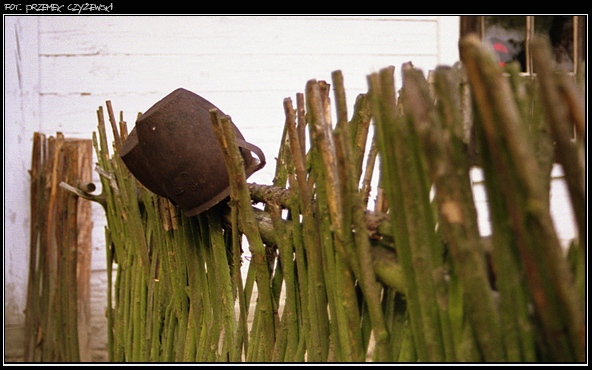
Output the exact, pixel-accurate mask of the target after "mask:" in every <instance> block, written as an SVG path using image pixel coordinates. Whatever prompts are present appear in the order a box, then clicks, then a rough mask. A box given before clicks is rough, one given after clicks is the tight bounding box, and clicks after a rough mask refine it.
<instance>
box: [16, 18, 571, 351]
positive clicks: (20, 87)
mask: <svg viewBox="0 0 592 370" xmlns="http://www.w3.org/2000/svg"><path fill="white" fill-rule="evenodd" d="M4 20H5V22H4V23H5V28H4V32H5V79H6V84H5V107H6V112H5V116H6V122H5V175H6V176H5V214H4V219H5V252H4V257H5V303H4V307H5V313H6V314H5V329H6V338H5V339H6V340H5V343H6V347H5V350H6V356H7V359H11V358H12V359H18V357H19V356H21V355H22V342H23V341H22V337H23V334H22V325H23V323H24V313H23V310H24V307H25V300H26V286H27V268H28V266H27V265H28V254H29V240H28V237H29V226H30V224H29V223H30V217H29V209H28V204H29V177H28V173H27V171H28V169H30V161H31V159H30V157H31V147H32V136H33V132H34V131H40V132H42V133H45V134H46V135H48V136H49V135H55V133H56V132H57V131H61V132H63V133H64V134H65V136H66V137H79V138H91V137H92V132H93V131H96V127H97V118H96V110H97V108H98V107H99V106H103V107H105V101H106V100H110V101H111V102H112V104H113V107H114V109H115V110H116V113H119V111H123V113H124V119H125V120H126V121H127V122H128V127H130V128H131V127H133V124H134V121H135V117H136V115H137V113H138V112H143V111H145V110H146V109H148V108H149V107H150V106H151V105H152V104H154V103H155V102H156V101H158V100H159V99H161V98H162V97H164V96H165V95H166V94H168V93H169V92H171V91H172V90H174V89H176V88H177V87H184V88H186V89H188V90H191V91H194V92H196V93H198V94H200V95H202V96H204V97H205V98H206V99H208V100H210V101H211V102H212V103H214V104H215V105H217V106H218V107H219V108H220V109H222V110H223V111H224V112H225V113H226V114H228V115H230V116H232V119H233V121H234V123H235V124H236V125H237V126H238V127H239V129H240V131H241V133H242V134H243V135H244V136H245V138H246V139H247V141H249V142H252V143H254V144H255V145H257V146H259V147H260V148H261V149H262V150H263V151H264V153H265V155H266V157H267V161H268V164H267V166H266V167H265V168H264V169H263V170H261V171H260V172H258V173H256V174H255V175H253V176H252V177H251V178H250V179H249V181H250V182H257V183H261V184H270V183H271V181H272V178H273V171H274V168H275V161H274V157H275V156H276V154H277V151H278V149H279V142H280V139H281V135H282V129H283V124H284V113H283V106H282V102H283V99H284V98H286V97H291V98H292V99H293V101H294V102H295V95H296V93H298V92H304V87H305V85H306V82H307V81H308V80H310V79H317V80H326V81H328V82H329V83H330V82H331V72H333V71H335V70H338V69H339V70H341V71H342V72H343V75H344V79H345V86H346V89H347V96H348V103H349V104H348V105H349V106H350V107H351V106H353V102H354V100H355V97H356V95H357V94H359V93H362V92H366V91H367V82H366V76H367V75H368V74H370V73H372V72H375V71H378V70H379V69H380V68H383V67H386V66H389V65H394V66H395V67H396V68H397V69H400V67H401V65H402V64H403V63H405V62H408V61H412V62H413V64H414V65H415V66H417V67H419V68H422V69H423V70H424V71H426V72H427V71H428V70H429V69H433V68H434V67H436V66H437V65H441V64H447V65H451V64H453V63H454V62H456V61H457V60H458V51H457V42H458V33H459V17H457V16H380V17H379V16H356V17H354V16H314V17H313V16H298V17H293V16H268V17H263V16H248V17H247V16H5V18H4ZM398 76H399V75H398V74H397V77H398ZM397 85H398V88H399V87H400V80H399V81H398V82H397ZM95 182H96V183H97V185H100V183H99V180H98V176H97V175H96V174H95ZM98 191H100V186H99V189H98ZM560 199H562V201H563V202H566V201H567V198H566V197H565V194H564V195H563V198H560ZM567 215H568V217H566V218H565V219H567V221H566V222H567V223H568V224H569V225H573V222H572V221H571V219H570V215H569V213H568V214H567ZM484 219H485V220H486V217H485V218H484ZM93 222H94V232H93V259H92V268H93V274H92V285H91V290H92V297H93V304H92V306H93V321H92V325H93V347H94V349H95V353H94V359H95V360H96V361H103V360H106V353H105V351H104V349H105V346H106V341H107V338H106V330H105V326H106V319H105V316H104V310H105V301H106V298H105V284H106V274H105V252H104V247H105V243H104V235H103V232H104V226H105V220H104V214H103V210H102V209H101V208H100V207H99V206H96V205H95V206H93ZM485 225H486V221H485ZM484 227H486V226H484ZM570 232H571V234H570ZM570 235H573V227H572V229H571V230H570V231H568V232H567V234H566V235H564V237H567V238H569V237H571V236H570Z"/></svg>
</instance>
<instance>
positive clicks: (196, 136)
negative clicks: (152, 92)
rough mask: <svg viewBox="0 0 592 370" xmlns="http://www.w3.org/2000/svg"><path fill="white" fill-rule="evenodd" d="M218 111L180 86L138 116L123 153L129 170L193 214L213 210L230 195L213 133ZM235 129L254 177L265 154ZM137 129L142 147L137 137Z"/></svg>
mask: <svg viewBox="0 0 592 370" xmlns="http://www.w3.org/2000/svg"><path fill="white" fill-rule="evenodd" d="M213 108H216V109H218V108H217V107H216V106H214V105H213V104H212V103H210V102H209V101H207V100H206V99H204V98H202V97H201V96H199V95H197V94H195V93H193V92H191V91H188V90H185V89H182V88H179V89H177V90H175V91H173V92H172V93H170V94H169V95H167V96H166V97H164V98H163V99H162V100H160V101H158V102H157V103H156V104H154V105H153V106H152V107H151V108H150V109H148V110H147V111H146V112H145V113H144V114H142V115H141V116H140V117H139V118H138V120H137V121H136V126H135V128H134V129H133V130H132V133H130V136H129V137H128V139H127V140H126V142H125V143H124V145H123V148H125V149H126V150H125V151H124V150H122V153H121V157H122V159H123V161H124V163H125V164H126V165H127V166H128V168H129V170H130V171H131V172H132V174H133V175H134V176H135V177H136V178H137V179H138V180H139V181H140V182H141V183H142V184H143V185H144V186H146V188H148V189H149V190H151V191H152V192H154V193H156V194H159V195H163V194H164V195H165V196H167V197H168V198H169V199H171V201H173V202H174V203H176V204H178V205H179V206H180V207H181V208H183V209H184V210H185V214H186V215H187V216H194V215H196V214H199V213H201V212H203V211H205V210H207V209H209V208H211V207H212V206H214V205H216V204H217V203H219V202H220V201H222V200H223V199H224V198H226V197H227V196H228V195H229V194H230V181H229V177H228V171H227V169H226V163H225V162H224V157H223V153H222V150H221V149H220V146H219V144H218V140H217V138H216V136H215V134H214V131H213V129H212V122H211V118H210V113H209V111H210V109H213ZM218 110H219V111H220V109H218ZM220 112H221V111H220ZM234 127H235V130H236V139H237V144H238V146H239V149H240V152H241V154H242V156H243V159H244V163H245V174H246V176H247V177H249V176H251V175H252V174H253V173H254V172H256V171H257V170H259V169H261V168H262V167H263V166H264V165H265V156H264V155H263V152H262V151H261V150H260V149H259V148H258V147H256V146H255V145H253V144H250V143H247V142H246V141H245V140H244V137H243V136H242V134H241V133H240V131H239V130H238V128H237V127H236V126H234ZM134 130H135V131H136V135H137V143H136V142H135V141H134V140H135V139H134V138H133V137H132V135H131V134H133V132H134ZM130 138H131V139H132V141H130ZM128 141H130V142H129V144H128ZM126 145H127V147H126ZM251 153H255V154H256V155H257V156H258V157H259V160H257V159H255V158H254V157H253V156H252V155H251Z"/></svg>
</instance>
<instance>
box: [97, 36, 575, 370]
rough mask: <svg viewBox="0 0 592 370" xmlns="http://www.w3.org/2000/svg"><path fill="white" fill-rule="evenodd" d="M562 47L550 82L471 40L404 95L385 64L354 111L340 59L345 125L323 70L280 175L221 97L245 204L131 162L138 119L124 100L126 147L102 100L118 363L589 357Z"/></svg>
mask: <svg viewBox="0 0 592 370" xmlns="http://www.w3.org/2000/svg"><path fill="white" fill-rule="evenodd" d="M546 47H547V44H546V42H545V40H537V41H535V43H534V44H533V48H534V49H535V53H534V55H535V58H536V59H537V60H535V63H540V65H539V64H537V70H540V75H539V76H537V79H536V80H532V79H531V78H528V77H522V76H520V75H519V73H518V72H517V71H516V69H515V67H512V66H510V67H509V68H508V69H507V70H506V73H505V74H504V73H502V70H501V69H500V67H498V66H497V64H496V62H495V61H494V59H493V58H492V56H491V55H490V53H489V51H488V50H487V49H486V48H485V47H484V46H482V45H481V44H480V43H479V41H478V40H476V39H473V38H471V37H468V38H465V39H463V40H461V42H460V51H461V58H462V63H463V65H462V67H461V66H460V65H456V66H454V67H452V68H451V67H438V68H437V69H436V70H435V71H434V74H433V78H434V81H433V84H431V85H430V84H429V83H428V82H427V81H426V79H425V77H424V75H423V73H422V72H421V71H419V70H417V69H414V68H413V67H411V66H408V65H405V66H403V83H402V89H401V91H400V94H399V95H398V96H397V93H396V89H395V83H394V68H393V67H388V68H385V69H383V70H381V71H380V72H378V73H373V74H371V75H369V76H368V85H369V91H368V93H367V94H362V95H360V96H359V97H358V99H357V100H356V102H355V104H354V111H353V112H352V114H351V115H349V114H348V111H347V106H348V104H347V102H346V99H345V93H344V91H345V83H344V79H343V76H342V74H341V72H340V71H335V72H334V73H333V74H332V85H333V92H334V101H335V108H336V117H337V122H336V123H335V125H333V123H332V122H331V103H330V85H329V84H328V83H326V82H324V81H316V80H310V81H308V83H307V84H306V88H305V93H304V94H301V93H299V94H297V95H296V107H294V106H293V103H292V100H291V99H290V98H287V99H285V100H284V111H285V115H286V122H285V129H284V135H283V138H282V145H281V147H280V151H279V153H278V161H277V167H276V176H275V179H274V183H273V184H272V185H257V184H248V183H247V182H246V180H245V175H244V167H243V163H242V161H243V159H242V157H241V155H240V153H239V151H238V147H237V145H236V138H235V137H234V136H235V133H234V130H233V129H232V120H231V118H230V117H229V116H225V115H222V114H221V113H220V112H218V111H217V110H212V111H211V112H210V114H211V119H212V124H213V129H214V132H215V133H216V136H217V138H218V141H219V144H220V147H221V148H222V149H223V152H224V156H225V160H226V164H227V170H228V172H229V174H230V179H231V196H230V199H231V200H230V202H228V203H227V202H222V203H221V204H219V205H218V206H216V207H214V208H212V209H211V210H209V211H207V212H205V213H203V214H199V215H197V216H194V217H190V218H189V217H186V216H185V215H184V214H182V213H181V212H180V211H179V210H178V209H177V208H176V207H175V206H173V205H172V204H171V203H170V202H169V201H168V200H166V199H164V198H160V197H158V196H156V195H154V194H152V193H150V192H149V191H148V190H146V189H145V188H144V187H143V186H141V184H139V183H138V182H137V181H136V180H135V178H134V177H133V176H132V175H131V174H130V173H129V172H128V170H127V168H126V167H125V166H124V164H123V162H122V161H121V159H120V158H119V156H118V150H119V146H120V143H121V141H122V140H125V137H126V135H127V125H126V123H125V122H124V121H123V118H122V117H121V118H120V123H119V127H117V125H116V124H115V122H114V120H115V118H114V115H113V112H112V109H111V105H110V103H109V104H108V110H109V112H108V113H109V117H110V121H111V126H112V128H113V130H114V137H116V138H120V139H118V140H116V142H115V143H114V147H113V148H112V149H113V154H110V150H109V146H108V141H107V134H106V128H105V126H106V125H105V119H104V114H103V111H102V108H99V111H98V119H99V126H98V128H99V129H98V136H97V135H94V136H93V142H94V145H95V150H96V151H97V154H98V159H99V161H98V169H99V171H100V173H101V182H102V186H103V193H102V194H101V195H100V196H94V197H93V199H94V200H100V201H101V202H102V203H103V204H104V206H105V211H106V215H107V221H108V227H107V228H106V230H105V231H106V236H107V241H108V245H107V257H108V267H109V271H108V276H109V279H110V280H109V287H110V291H109V302H108V318H109V359H110V361H113V362H159V361H189V362H240V361H247V362H271V361H277V362H302V361H309V362H328V361H329V362H362V361H376V362H416V361H420V362H460V361H469V362H480V361H490V362H507V361H509V362H523V361H527V362H528V361H529V362H535V361H550V362H581V361H584V360H585V319H584V301H583V299H584V291H585V290H584V288H585V285H584V282H585V278H584V275H583V274H585V269H584V258H585V249H584V243H583V242H584V232H583V230H584V229H585V225H584V224H583V223H582V219H583V218H582V216H583V212H584V210H583V208H582V207H583V201H582V199H585V196H584V193H583V189H584V188H583V177H582V171H583V167H582V166H583V164H582V163H581V162H580V161H578V160H577V159H578V158H579V157H578V156H579V155H580V154H581V151H582V150H583V142H582V137H583V136H582V133H583V129H581V128H580V129H579V131H577V135H576V136H575V140H573V130H572V129H571V128H570V127H573V126H571V125H572V124H575V125H576V126H577V127H580V126H582V125H581V123H580V122H581V120H582V112H581V111H580V110H579V108H578V104H574V102H578V101H579V100H578V99H579V97H578V96H579V95H578V94H580V93H581V92H582V89H581V88H579V87H578V85H577V84H575V82H574V79H566V78H564V77H562V76H559V75H556V74H554V73H552V72H551V70H550V67H548V65H546V64H545V63H547V62H546V61H547V60H550V57H549V54H548V50H547V49H545V48H546ZM467 81H468V84H469V86H470V89H469V90H470V94H471V97H470V98H471V99H472V101H473V106H474V108H471V106H470V104H469V105H467V104H466V102H467V99H468V98H469V96H468V95H465V94H463V93H462V91H463V89H462V88H461V87H462V86H464V85H463V84H466V83H467ZM469 90H466V89H465V91H469ZM579 107H581V105H580V106H579ZM467 109H469V112H467ZM349 117H351V118H349ZM467 117H470V118H471V120H472V121H473V122H474V129H475V138H476V142H477V144H478V162H479V164H480V165H481V166H482V168H483V171H484V174H485V187H486V190H487V197H488V201H489V203H488V204H489V210H490V213H491V222H492V236H491V239H490V240H488V241H486V240H485V239H483V238H482V237H481V236H480V233H479V229H478V224H477V212H476V209H475V204H474V201H473V193H472V188H471V179H470V177H469V169H470V165H471V164H470V162H469V161H468V159H467V143H468V138H467V135H466V132H467V130H466V122H465V121H466V118H467ZM371 122H374V125H373V126H372V124H371ZM582 127H583V126H582ZM307 131H308V134H307ZM371 133H373V136H372V137H369V135H370V134H371ZM367 142H370V143H371V144H370V146H369V147H368V148H367V145H366V143H367ZM553 143H556V147H555V151H553V146H552V144H553ZM306 148H308V149H306ZM554 152H555V153H556V154H557V156H556V157H557V158H558V160H559V162H560V163H561V164H562V167H563V168H564V171H565V174H566V181H567V183H568V184H569V190H570V195H571V197H572V200H573V204H574V212H575V213H576V219H577V226H578V232H579V234H578V236H577V238H576V239H574V241H573V243H572V246H571V247H570V248H569V253H568V255H567V257H566V256H565V254H564V253H563V252H562V249H561V246H560V243H559V239H558V237H557V233H556V230H555V228H554V226H553V224H552V222H551V218H550V217H551V216H550V209H549V200H548V196H549V189H550V185H549V182H550V169H551V166H552V164H553V159H554V157H555V155H554ZM560 153H561V154H560ZM377 156H378V157H377ZM364 158H366V161H364ZM377 158H378V159H379V166H378V165H375V164H376V163H377V162H376V159H377ZM364 163H365V164H366V166H364ZM375 167H376V168H375ZM375 176H378V177H379V179H380V180H379V186H380V188H379V189H378V192H377V194H378V197H377V200H376V207H375V209H374V210H370V209H368V198H369V193H370V192H369V190H368V189H369V188H370V183H371V182H370V180H371V179H372V178H373V177H375ZM431 191H433V194H434V196H433V197H432V196H430V193H431ZM583 197H584V198H583ZM253 202H255V203H262V204H263V206H264V207H263V208H262V209H260V208H254V207H253V204H252V203H253ZM243 236H244V237H245V238H244V239H243ZM245 240H246V242H247V245H248V250H249V251H250V254H251V256H252V257H251V261H250V263H249V266H248V272H247V273H246V276H243V274H241V264H242V261H243V252H244V248H245V245H244V241H245ZM112 268H114V270H112ZM113 279H114V280H113Z"/></svg>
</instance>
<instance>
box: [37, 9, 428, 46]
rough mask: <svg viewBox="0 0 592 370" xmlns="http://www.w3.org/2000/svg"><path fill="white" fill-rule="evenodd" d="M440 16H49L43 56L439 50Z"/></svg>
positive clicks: (42, 23)
mask: <svg viewBox="0 0 592 370" xmlns="http://www.w3.org/2000/svg"><path fill="white" fill-rule="evenodd" d="M436 21H437V17H435V16H425V17H424V16H391V17H384V16H380V17H378V16H375V17H372V16H363V17H286V16H284V17H277V16H271V17H267V16H238V17H220V16H216V17H211V16H117V17H109V16H106V17H92V16H91V17H84V16H83V17H41V20H40V27H41V34H40V36H41V49H40V53H41V54H42V55H76V54H84V55H104V54H125V55H134V54H135V55H162V54H182V55H208V54H216V55H229V54H236V55H248V54H264V55H293V54H308V55H311V54H324V55H328V54H350V55H355V54H365V55H369V54H374V53H380V54H390V55H395V54H417V53H430V54H435V53H436V52H437V47H436V44H437V38H436V37H435V35H436V27H437V23H436Z"/></svg>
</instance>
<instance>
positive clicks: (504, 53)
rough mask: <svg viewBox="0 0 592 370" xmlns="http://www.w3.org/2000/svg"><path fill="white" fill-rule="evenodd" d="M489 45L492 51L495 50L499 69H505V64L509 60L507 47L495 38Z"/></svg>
mask: <svg viewBox="0 0 592 370" xmlns="http://www.w3.org/2000/svg"><path fill="white" fill-rule="evenodd" d="M491 43H492V44H491V46H492V47H493V50H495V52H496V53H497V57H498V64H499V65H500V67H505V66H506V62H507V61H510V60H511V56H510V50H508V47H507V46H506V45H505V44H504V42H503V41H501V40H499V39H497V38H495V39H493V40H491Z"/></svg>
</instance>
